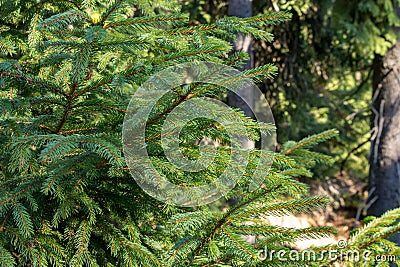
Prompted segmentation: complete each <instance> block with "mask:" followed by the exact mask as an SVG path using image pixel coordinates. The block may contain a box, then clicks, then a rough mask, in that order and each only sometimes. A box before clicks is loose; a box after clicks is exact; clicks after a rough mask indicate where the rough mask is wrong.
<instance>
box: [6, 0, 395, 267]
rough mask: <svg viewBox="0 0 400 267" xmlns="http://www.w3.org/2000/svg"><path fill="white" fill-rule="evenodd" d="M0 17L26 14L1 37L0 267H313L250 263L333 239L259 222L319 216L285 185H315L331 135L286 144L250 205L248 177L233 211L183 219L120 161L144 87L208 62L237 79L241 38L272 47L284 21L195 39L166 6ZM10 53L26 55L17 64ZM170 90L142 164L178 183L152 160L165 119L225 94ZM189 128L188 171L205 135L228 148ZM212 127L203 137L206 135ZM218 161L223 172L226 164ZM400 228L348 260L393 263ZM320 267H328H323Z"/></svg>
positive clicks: (99, 5) (273, 17)
mask: <svg viewBox="0 0 400 267" xmlns="http://www.w3.org/2000/svg"><path fill="white" fill-rule="evenodd" d="M62 2H63V1H62ZM0 3H1V5H2V6H5V5H9V6H10V7H9V8H10V9H5V8H4V9H3V8H2V9H1V10H2V11H3V10H4V11H5V12H7V13H9V14H12V12H9V11H10V10H14V11H13V12H16V13H15V14H17V13H18V14H19V12H21V14H23V13H24V14H25V13H26V14H30V15H29V16H28V15H27V16H26V21H24V20H21V19H20V20H17V21H14V22H13V23H14V24H13V26H11V25H10V28H9V29H7V30H6V31H4V32H5V33H4V34H3V35H2V38H3V39H4V40H8V41H7V42H4V41H3V43H6V44H7V46H4V47H9V48H5V49H4V50H1V52H2V53H3V59H2V60H1V62H0V86H1V91H0V96H1V103H0V149H1V154H0V155H1V156H0V178H1V179H0V180H1V182H0V188H1V191H0V265H1V266H67V265H69V266H284V265H293V266H310V265H313V266H320V265H321V263H320V262H309V261H306V260H299V261H296V262H287V261H284V260H281V259H279V258H277V256H276V255H275V256H274V257H273V258H272V259H267V260H265V261H261V260H260V259H258V258H257V254H258V252H257V251H258V249H260V248H263V246H265V245H268V246H269V247H270V246H271V247H273V248H274V249H275V250H279V249H282V250H287V249H288V246H290V245H291V244H293V242H294V241H295V240H298V239H306V238H314V237H324V236H328V235H330V234H332V233H334V232H335V231H334V229H331V228H329V227H326V228H306V229H291V228H284V227H277V226H272V225H268V224H266V223H265V221H264V220H263V217H264V216H265V215H277V216H281V215H285V214H290V213H301V212H308V211H310V210H312V209H316V208H320V207H324V206H325V205H327V199H326V198H324V197H321V196H315V197H310V196H308V186H307V185H305V184H303V183H300V182H299V181H298V180H296V179H293V177H299V176H302V177H309V176H311V172H310V168H312V167H313V166H315V165H316V164H323V163H330V162H331V161H332V160H331V158H330V157H329V156H326V155H324V154H320V153H317V152H313V151H310V150H309V149H310V148H311V147H312V146H313V145H316V144H318V143H320V142H323V141H326V140H328V139H330V138H332V137H334V136H336V135H337V131H335V130H328V131H325V132H322V133H320V134H317V135H311V136H309V137H307V138H304V139H302V140H301V141H299V142H294V141H289V142H286V143H285V144H283V145H282V149H281V151H280V153H278V154H276V155H275V157H274V162H273V164H272V167H271V169H269V172H268V173H266V175H265V181H264V183H263V185H262V186H261V187H260V188H258V189H257V190H255V191H253V192H248V190H247V187H246V186H245V185H246V182H248V181H247V179H246V175H244V176H243V177H241V179H240V180H239V183H238V184H239V186H238V187H237V188H236V189H235V190H233V191H232V192H231V194H230V195H229V196H227V197H236V198H240V200H239V202H238V203H237V204H236V205H235V206H233V207H231V208H230V209H229V210H227V211H215V210H214V209H210V208H209V207H208V206H201V207H197V208H179V207H175V206H169V205H167V204H165V203H161V202H158V201H156V200H155V199H153V198H151V197H150V196H148V195H147V194H145V193H144V192H143V191H142V190H141V189H140V188H139V187H138V186H137V184H136V183H135V181H134V179H133V178H132V177H131V176H130V173H129V170H128V168H127V167H126V165H125V162H124V157H123V153H122V144H121V129H122V122H123V119H124V115H125V112H126V107H127V105H128V102H129V101H130V98H131V95H132V94H134V92H135V91H136V90H137V88H138V87H139V86H140V85H141V84H142V83H143V82H144V81H146V80H147V79H148V78H149V77H150V76H151V75H152V74H154V73H156V72H157V71H159V70H161V69H163V68H166V67H168V66H173V65H175V64H177V63H182V62H193V61H204V60H207V61H212V62H217V63H223V64H226V65H230V66H238V65H239V64H240V62H241V60H243V59H244V58H246V54H245V53H235V54H232V55H229V53H228V52H229V51H230V49H231V46H230V41H232V39H233V38H234V36H235V34H236V33H237V32H243V33H248V34H251V35H252V36H253V37H254V38H258V39H261V40H264V41H266V42H270V41H272V35H271V34H270V33H269V32H268V31H266V27H269V26H271V25H275V24H276V23H279V22H283V21H286V20H288V19H289V17H290V15H289V14H288V13H286V12H273V13H272V12H271V13H265V14H262V15H259V16H256V17H252V18H247V19H238V18H229V17H224V18H220V19H219V20H218V21H216V22H215V23H212V24H205V25H196V26H193V25H190V24H189V21H188V17H187V16H185V15H183V14H181V13H180V12H179V6H178V5H176V4H171V3H170V2H169V1H123V0H119V1H115V2H111V3H108V2H106V1H104V2H103V1H83V2H82V3H78V2H77V1H71V2H68V3H70V4H71V6H69V8H71V9H68V10H64V8H66V6H67V5H66V6H62V7H57V6H56V5H54V6H51V5H50V4H48V5H50V6H51V8H50V6H49V10H51V11H54V12H56V14H50V15H51V16H50V15H49V14H48V13H47V15H46V14H41V15H36V14H40V12H44V11H45V10H46V9H44V10H43V9H42V6H40V5H39V6H37V8H35V4H36V1H32V2H29V1H23V2H22V1H21V2H11V1H8V2H6V1H1V2H0ZM13 3H15V5H14V4H13ZM30 3H31V4H32V5H30ZM40 3H43V2H40ZM60 3H61V1H60ZM25 5H26V6H25ZM60 5H61V4H60ZM20 7H21V8H20ZM13 8H14V9H13ZM58 10H60V11H65V12H63V13H57V11H58ZM36 12H37V13H36ZM50 13H51V12H50ZM4 15H6V14H4ZM48 15H49V16H48ZM10 16H12V17H13V15H10ZM13 18H14V17H13ZM4 20H5V21H7V20H8V19H7V17H6V16H4ZM4 24H5V23H4ZM27 25H30V26H29V35H27V34H26V29H25V28H24V27H27ZM4 29H5V28H4ZM17 29H19V32H18V34H15V35H14V34H13V32H14V31H16V30H17ZM14 36H17V37H15V38H20V40H21V41H18V40H19V39H13V38H14ZM3 39H2V40H3ZM18 44H22V45H20V46H21V49H20V50H18V47H19V46H18ZM22 48H23V49H22ZM14 51H16V52H14ZM17 52H18V53H17ZM276 70H277V69H276V67H274V66H273V65H269V64H267V65H263V66H259V67H257V68H255V69H253V70H249V71H247V72H243V73H242V74H241V76H238V77H236V78H239V79H240V78H242V79H244V78H251V79H254V80H256V81H260V80H263V79H265V78H271V77H273V76H274V75H275V74H276ZM175 89H176V91H175V92H177V95H173V94H171V99H170V101H166V100H168V99H164V101H161V102H160V103H159V106H158V107H157V108H156V109H154V112H153V113H152V117H151V118H150V119H149V129H148V135H147V138H148V140H147V141H148V143H147V145H148V151H149V155H150V157H151V158H152V159H153V160H154V161H155V162H160V163H165V164H164V165H163V166H164V169H161V171H165V173H166V174H167V175H169V177H168V178H170V179H171V180H173V179H176V177H177V175H176V173H174V172H173V170H169V166H168V165H167V161H166V159H165V157H164V155H163V154H162V153H160V151H159V142H160V140H159V139H160V137H159V136H158V135H157V134H158V133H159V130H160V126H161V125H162V122H163V118H164V117H165V115H166V114H167V113H168V112H170V111H171V109H173V107H175V106H176V105H178V104H180V103H183V102H185V101H187V100H188V99H189V98H190V97H200V96H203V95H206V96H219V95H221V94H223V93H224V92H221V90H222V89H221V88H220V87H215V86H208V85H207V84H204V85H198V84H195V85H191V86H189V87H185V88H180V87H179V88H175ZM182 92H185V95H183V96H182V95H180V94H179V93H182ZM237 112H238V113H239V111H237ZM242 120H243V122H245V125H247V127H248V132H246V133H244V134H245V135H249V136H250V137H252V138H253V139H257V133H258V132H257V131H254V130H252V128H253V127H256V126H257V125H258V124H256V123H255V122H253V121H252V120H251V119H250V118H246V117H244V116H242ZM196 125H197V126H198V127H196ZM188 127H191V132H192V133H191V134H187V135H184V134H183V135H182V136H180V138H182V142H181V144H182V146H183V147H185V148H187V151H189V152H188V156H189V157H194V158H195V157H196V153H197V152H198V150H197V146H196V145H195V144H196V143H195V142H194V141H197V140H194V139H201V138H202V137H203V136H204V135H206V136H208V137H211V138H213V139H219V140H222V141H223V142H222V144H225V143H228V141H229V140H224V129H221V128H220V127H216V125H215V124H214V122H212V121H207V120H203V121H201V123H199V124H193V125H189V126H188ZM207 127H209V129H211V130H210V131H209V132H208V131H205V132H204V131H201V130H202V129H204V128H205V129H207ZM257 127H258V126H257ZM258 130H259V129H258ZM224 141H226V142H224ZM258 152H259V151H257V150H254V151H252V154H251V155H252V157H250V158H249V161H250V164H249V165H248V168H247V173H249V174H251V173H252V172H254V171H255V168H260V169H263V168H265V169H268V168H269V166H257V165H256V162H257V160H258V158H257V157H258V155H259V153H258ZM221 159H222V161H223V162H222V164H221V165H222V167H223V168H226V167H227V166H229V164H231V163H230V162H229V161H228V160H226V159H225V158H224V157H221ZM218 174H219V170H216V171H214V172H213V171H209V172H207V173H206V174H201V173H200V174H199V177H200V178H204V179H205V180H207V179H212V178H214V177H215V176H217V175H218ZM202 175H203V176H202ZM208 176H211V178H210V177H208ZM187 177H190V176H189V175H188V176H185V175H182V176H178V178H179V179H176V180H175V181H174V182H175V183H178V184H184V183H187V182H191V183H194V184H196V183H200V182H201V181H200V180H199V179H193V180H190V181H187V180H185V178H187ZM199 177H197V178H199ZM398 216H399V211H393V212H391V213H388V214H387V215H385V216H384V217H382V218H380V219H377V220H375V221H373V222H372V223H371V224H370V225H369V226H367V227H366V228H365V229H363V230H360V231H359V232H358V233H356V234H355V235H354V237H353V239H352V240H350V241H351V242H349V244H348V246H349V247H351V248H353V249H362V250H366V249H371V250H372V251H374V252H377V253H378V252H381V251H380V250H383V252H384V253H385V254H389V253H392V254H395V253H399V252H398V248H397V247H396V246H394V244H392V243H390V242H388V241H385V240H384V239H383V238H385V237H387V236H388V235H390V234H391V233H394V232H396V231H398V230H399V229H400V224H399V222H398V221H397V218H398ZM242 235H253V236H257V237H258V238H257V242H256V243H255V244H248V243H246V242H245V241H244V240H243V238H242ZM333 248H335V246H334V247H333ZM321 250H322V248H319V249H318V248H316V250H315V251H316V253H321ZM322 261H326V262H327V263H326V264H328V262H329V259H327V258H324V259H323V260H322ZM365 264H368V263H365Z"/></svg>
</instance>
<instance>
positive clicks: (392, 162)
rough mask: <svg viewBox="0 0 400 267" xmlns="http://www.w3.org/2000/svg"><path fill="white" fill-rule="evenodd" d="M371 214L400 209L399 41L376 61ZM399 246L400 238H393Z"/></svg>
mask: <svg viewBox="0 0 400 267" xmlns="http://www.w3.org/2000/svg"><path fill="white" fill-rule="evenodd" d="M373 68H374V75H373V98H372V103H371V106H372V121H371V126H372V138H371V153H370V158H369V162H370V173H369V190H370V193H371V194H370V196H369V200H370V201H371V200H374V199H375V202H373V203H372V205H371V206H370V207H369V209H368V214H369V215H373V216H380V215H382V214H383V213H385V212H386V211H388V210H390V209H394V208H398V207H399V206H400V40H398V41H397V43H396V44H395V45H394V46H393V47H392V48H390V49H389V50H388V52H387V54H386V55H385V56H383V57H382V56H379V55H376V56H375V59H374V65H373ZM391 240H393V241H394V242H396V243H397V244H399V245H400V235H399V234H397V235H395V236H393V237H392V238H391Z"/></svg>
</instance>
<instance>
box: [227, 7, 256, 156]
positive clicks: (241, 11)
mask: <svg viewBox="0 0 400 267" xmlns="http://www.w3.org/2000/svg"><path fill="white" fill-rule="evenodd" d="M252 14H253V13H252V0H229V6H228V15H229V16H236V17H239V18H247V17H251V16H252ZM251 42H252V40H251V37H250V36H249V35H244V34H238V35H237V40H236V41H235V42H234V43H233V47H234V50H235V51H244V52H247V53H248V54H249V58H250V59H249V60H247V62H246V63H245V64H244V65H243V66H242V68H241V69H240V70H247V69H251V67H252V61H253V60H252V58H253V56H252V51H251V48H252V46H251ZM239 93H240V95H241V96H242V97H243V99H245V100H246V102H247V103H248V105H247V104H246V103H245V102H244V101H243V99H242V98H240V97H238V96H237V95H236V94H234V93H230V94H229V96H228V104H229V105H230V106H231V107H236V108H240V109H241V110H242V111H243V112H244V113H245V114H246V115H247V116H249V117H253V112H252V110H253V109H254V106H255V95H254V92H253V91H252V90H248V88H241V89H240V90H239ZM242 147H243V148H248V149H251V148H254V142H253V141H249V140H243V142H242Z"/></svg>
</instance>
